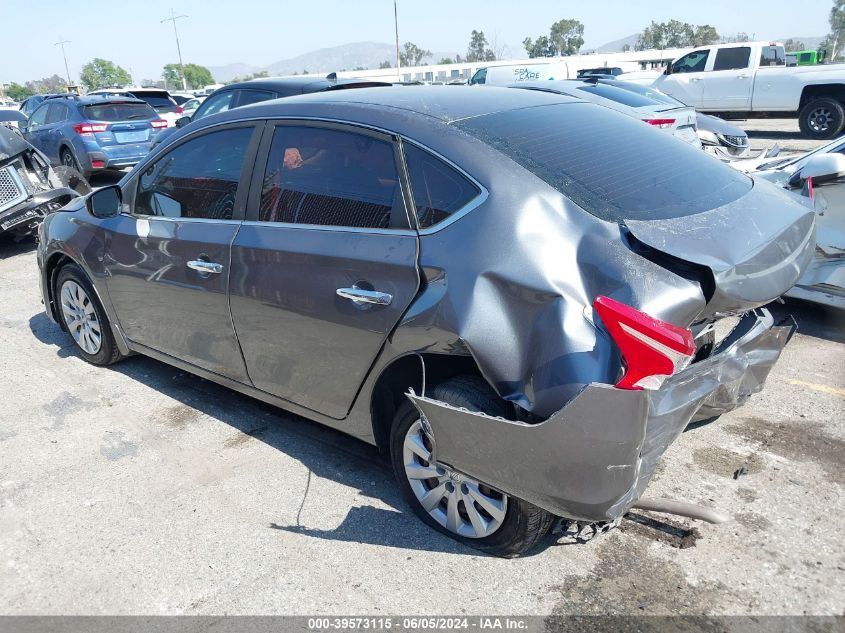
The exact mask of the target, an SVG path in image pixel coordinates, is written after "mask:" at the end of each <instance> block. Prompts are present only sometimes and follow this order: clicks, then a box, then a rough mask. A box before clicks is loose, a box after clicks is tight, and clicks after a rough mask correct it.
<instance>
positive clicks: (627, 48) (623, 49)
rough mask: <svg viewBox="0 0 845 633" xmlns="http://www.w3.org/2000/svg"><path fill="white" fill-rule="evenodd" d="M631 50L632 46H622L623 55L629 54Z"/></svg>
mask: <svg viewBox="0 0 845 633" xmlns="http://www.w3.org/2000/svg"><path fill="white" fill-rule="evenodd" d="M629 50H631V45H630V44H623V45H622V52H623V53H627V52H628V51H629Z"/></svg>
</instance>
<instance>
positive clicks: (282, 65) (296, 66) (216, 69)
mask: <svg viewBox="0 0 845 633" xmlns="http://www.w3.org/2000/svg"><path fill="white" fill-rule="evenodd" d="M787 39H790V38H786V37H784V38H779V39H778V41H781V42H783V41H786V40H787ZM792 39H793V40H798V41H800V42H803V43H804V45H805V46H807V48H810V49H814V48H816V47H817V46H818V45H819V43H820V42H821V40H822V39H824V38H823V37H821V36H812V37H792ZM636 43H637V34H636V33H634V34H633V35H629V36H627V37H623V38H620V39H618V40H613V41H612V42H607V43H606V44H602V45H601V46H599V47H598V48H596V49H591V50H595V52H597V53H614V52H620V51H621V50H622V49H623V47H624V46H625V44H627V45H628V46H630V47H631V49H633V48H634V45H635V44H636ZM582 50H585V49H582ZM521 52H522V51H521V49H519V52H518V53H517V54H516V55H515V57H519V56H520V53H521ZM585 52H586V50H585ZM444 57H452V58H454V57H455V53H454V52H449V51H445V52H444V51H437V52H433V53H432V54H431V55H430V56H428V57H426V58H425V59H424V60H423V61H427V62H429V63H433V62H436V61H437V60H439V59H442V58H444ZM384 61H389V62H390V63H391V64H395V61H396V48H395V47H394V45H393V44H385V43H382V42H352V43H349V44H341V45H340V46H331V47H329V48H321V49H318V50H315V51H310V52H308V53H304V54H302V55H297V56H296V57H291V58H288V59H281V60H279V61H277V62H274V63H272V64H269V65H267V66H254V65H251V64H244V63H242V62H237V63H233V64H227V65H225V66H209V67H208V69H209V70H210V71H211V74H212V75H213V76H214V79H215V81H219V82H223V81H231V80H232V79H234V78H235V77H244V76H247V75H251V74H254V73H258V72H267V74H269V75H270V76H280V75H292V74H294V73H302V72H303V71H308V72H309V73H311V74H326V73H330V72H332V71H340V70H354V69H355V68H378V67H379V64H381V63H382V62H384Z"/></svg>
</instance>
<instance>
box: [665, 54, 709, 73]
mask: <svg viewBox="0 0 845 633" xmlns="http://www.w3.org/2000/svg"><path fill="white" fill-rule="evenodd" d="M709 54H710V51H709V50H706V51H693V52H692V53H687V54H686V55H684V56H683V57H681V58H680V59H678V61H676V62H675V63H674V64H672V72H676V73H700V72H704V67H705V66H706V65H707V56H708V55H709Z"/></svg>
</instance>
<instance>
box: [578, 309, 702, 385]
mask: <svg viewBox="0 0 845 633" xmlns="http://www.w3.org/2000/svg"><path fill="white" fill-rule="evenodd" d="M593 307H594V308H595V310H596V312H597V313H598V315H599V317H600V318H601V321H602V323H604V327H605V328H606V329H607V331H608V332H609V333H610V335H611V336H612V337H613V341H614V342H615V343H616V345H617V346H618V347H619V351H620V352H621V353H622V358H623V359H624V360H625V375H624V376H622V379H621V380H620V381H619V382H617V383H616V385H615V386H616V387H618V388H619V389H633V390H639V389H659V388H660V385H662V384H663V381H664V380H665V379H666V378H668V377H669V376H671V375H672V374H674V373H675V372H678V371H680V370H681V369H683V368H684V367H686V366H687V365H688V364H689V362H690V361H691V360H692V357H693V355H694V354H695V342H694V340H693V336H692V332H691V331H690V330H687V329H684V328H680V327H677V326H675V325H672V324H671V323H666V322H665V321H660V320H658V319H654V318H652V317H650V316H648V315H647V314H645V313H643V312H640V311H639V310H635V309H634V308H632V307H631V306H627V305H625V304H624V303H620V302H619V301H616V300H614V299H611V298H610V297H598V298H597V299H596V300H595V301H594V302H593Z"/></svg>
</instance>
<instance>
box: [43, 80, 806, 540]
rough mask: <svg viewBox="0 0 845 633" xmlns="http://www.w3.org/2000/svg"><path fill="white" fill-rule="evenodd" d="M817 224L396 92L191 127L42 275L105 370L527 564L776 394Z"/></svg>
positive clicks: (61, 320) (295, 104)
mask: <svg viewBox="0 0 845 633" xmlns="http://www.w3.org/2000/svg"><path fill="white" fill-rule="evenodd" d="M813 218H814V216H813V212H812V211H811V210H809V209H806V208H805V207H803V206H802V205H800V204H799V203H797V202H795V201H794V200H793V199H792V198H790V197H788V195H787V194H785V193H784V192H783V191H781V190H779V189H778V188H777V187H776V186H774V185H771V184H769V183H766V182H758V181H755V180H752V179H751V178H749V177H748V176H746V175H744V174H741V173H739V172H737V171H735V170H733V169H731V168H729V167H726V166H724V165H722V164H720V163H719V162H718V161H716V160H714V159H713V158H712V157H708V156H706V155H704V153H703V152H701V151H698V150H696V149H694V148H691V147H689V146H687V145H686V144H683V143H678V142H677V141H676V140H675V139H672V138H669V137H668V136H667V135H662V134H656V133H655V132H654V130H652V129H650V128H649V127H648V126H645V125H642V123H640V122H639V121H635V120H633V119H630V118H628V117H625V116H623V115H620V114H618V113H615V112H612V111H610V110H608V109H606V108H602V107H599V106H596V105H593V104H589V103H584V102H581V101H578V100H576V99H571V98H567V97H562V96H560V95H555V94H548V93H541V92H536V91H521V90H508V89H496V88H491V89H488V90H482V91H466V92H464V91H457V90H455V89H454V88H449V87H443V88H440V87H419V88H416V87H396V88H382V89H380V90H346V91H338V92H330V93H320V94H315V95H308V96H302V97H291V98H287V99H284V100H279V101H270V102H264V103H261V104H256V105H253V106H247V107H244V108H238V109H235V110H232V111H229V112H226V113H222V114H219V115H215V116H211V117H207V118H206V119H203V120H202V121H199V122H195V123H192V124H191V125H189V126H187V127H185V128H183V129H182V130H181V131H180V134H179V136H178V137H177V138H174V140H173V142H172V143H169V144H167V146H166V147H161V148H159V149H158V150H157V151H154V152H152V154H151V155H150V156H148V157H147V158H146V159H145V160H144V161H143V162H142V163H140V164H139V165H138V166H137V167H135V168H134V169H133V170H132V172H130V174H128V175H127V176H126V177H125V178H124V179H123V181H122V182H121V183H120V185H118V186H114V187H107V188H104V189H101V190H99V191H98V192H96V193H94V194H92V195H91V196H89V197H88V198H87V200H85V201H79V202H77V203H72V204H71V205H68V206H67V207H65V209H63V211H62V212H61V213H55V214H53V215H51V216H49V217H48V218H47V220H46V221H45V223H44V225H43V228H42V230H41V237H42V240H41V244H40V247H39V251H38V262H39V266H40V269H41V281H42V284H41V285H42V292H43V296H44V303H45V306H46V307H47V313H48V315H49V317H50V318H51V319H52V320H54V321H55V322H56V323H58V324H60V326H61V327H62V328H63V329H65V330H66V331H68V332H69V334H70V335H71V336H72V337H73V339H74V341H75V342H76V344H77V346H78V350H79V353H80V355H81V356H82V357H84V358H85V359H86V360H88V361H90V362H92V363H94V364H99V365H108V364H110V363H113V362H115V361H117V360H119V359H121V358H123V357H124V356H127V355H128V354H130V353H132V352H138V353H142V354H146V355H149V356H152V357H154V358H157V359H159V360H162V361H164V362H167V363H170V364H172V365H174V366H177V367H180V368H183V369H185V370H187V371H190V372H193V373H195V374H198V375H200V376H203V377H205V378H208V379H210V380H214V381H216V382H218V383H220V384H223V385H226V386H229V387H231V388H233V389H236V390H238V391H240V392H243V393H246V394H249V395H252V396H255V397H257V398H260V399H262V400H264V401H266V402H269V403H272V404H274V405H277V406H279V407H282V408H284V409H287V410H289V411H293V412H295V413H298V414H301V415H303V416H306V417H308V418H311V419H314V420H317V421H319V422H321V423H324V424H327V425H329V426H332V427H334V428H337V429H341V430H343V431H345V432H347V433H349V434H350V435H352V436H355V437H357V438H360V439H362V440H364V441H367V442H370V443H372V444H375V445H377V446H379V447H380V448H381V449H383V451H384V452H385V453H387V454H389V455H390V457H391V460H392V463H393V468H394V471H395V474H396V478H397V480H398V482H399V485H400V487H401V489H402V492H403V494H404V495H405V497H406V498H407V500H408V502H409V504H410V505H411V507H412V508H413V510H414V512H416V513H417V514H418V515H419V517H420V518H421V519H422V520H423V521H424V522H425V523H427V524H428V525H430V526H432V527H434V528H436V529H438V530H440V531H442V532H445V533H447V534H449V535H452V536H454V537H455V538H457V539H459V540H461V541H463V542H465V543H467V544H470V545H472V546H474V547H476V548H479V549H481V550H485V551H488V552H491V553H495V554H499V555H503V556H514V555H518V554H521V553H523V552H525V551H527V550H529V549H530V548H531V547H533V546H534V545H535V544H536V543H537V542H538V540H539V539H540V538H541V537H542V536H543V534H544V533H545V532H546V531H547V530H548V529H549V526H550V525H551V524H552V521H553V519H554V517H555V516H560V517H565V518H569V519H574V520H579V521H590V522H602V521H612V520H615V519H617V518H618V517H620V516H622V515H623V514H624V513H625V512H626V511H627V510H628V509H629V508H630V507H632V505H633V504H634V503H636V502H637V501H638V499H640V497H641V495H642V494H643V491H644V490H645V488H646V486H647V484H648V481H649V478H650V477H651V475H652V473H653V472H654V468H655V466H656V465H657V463H658V460H659V459H660V457H661V455H662V453H663V452H664V450H665V449H666V447H667V446H668V445H669V444H670V443H671V442H672V441H673V440H674V439H675V438H677V437H678V435H679V434H680V433H681V432H682V431H683V429H684V427H685V426H686V425H687V424H688V423H689V422H690V421H692V420H700V419H704V418H708V417H713V416H717V415H719V414H721V413H722V412H725V411H728V410H730V409H733V408H734V407H736V406H738V405H740V404H742V402H743V401H745V400H746V399H747V398H748V397H749V396H750V395H751V394H753V393H755V392H756V391H759V390H760V389H761V388H762V385H763V382H764V380H765V378H766V376H767V374H768V372H769V370H770V369H771V368H772V366H773V364H774V363H775V362H776V360H777V358H778V356H779V354H780V351H781V349H782V348H783V346H784V345H785V344H786V342H787V340H788V339H789V336H790V335H791V333H792V330H793V326H792V325H776V324H774V323H773V321H772V317H771V316H770V315H769V313H768V312H767V311H766V310H765V308H763V307H762V306H764V305H765V304H766V303H768V302H769V301H771V300H772V299H774V298H776V297H778V296H780V295H781V294H783V293H784V292H785V291H786V290H788V289H789V288H790V287H791V286H792V285H793V284H794V283H795V281H796V279H798V277H799V276H800V275H801V273H802V271H803V270H804V268H805V267H806V266H807V263H808V262H809V260H810V258H811V257H812V253H813V248H814V230H815V228H814V219H813ZM728 316H731V317H733V318H737V317H738V319H737V320H738V324H737V325H736V327H735V328H734V329H733V330H732V331H731V332H730V334H728V335H727V336H726V337H724V338H718V337H717V336H716V335H715V331H716V328H715V326H716V324H718V322H719V321H720V320H721V319H723V318H725V317H728ZM272 485H279V482H276V483H275V484H272Z"/></svg>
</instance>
